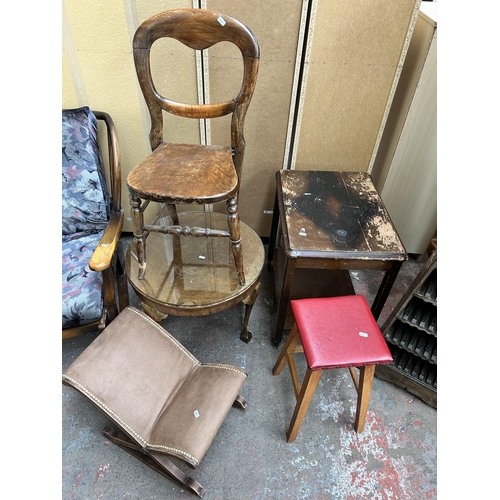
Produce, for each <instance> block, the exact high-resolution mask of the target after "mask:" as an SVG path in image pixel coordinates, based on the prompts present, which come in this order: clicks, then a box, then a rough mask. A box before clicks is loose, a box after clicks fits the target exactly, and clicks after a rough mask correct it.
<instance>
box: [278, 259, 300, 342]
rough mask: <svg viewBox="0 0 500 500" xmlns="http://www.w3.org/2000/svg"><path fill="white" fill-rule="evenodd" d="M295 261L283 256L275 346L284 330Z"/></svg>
mask: <svg viewBox="0 0 500 500" xmlns="http://www.w3.org/2000/svg"><path fill="white" fill-rule="evenodd" d="M295 263H296V259H289V258H288V257H287V256H285V269H284V275H283V285H282V287H281V295H280V297H279V300H278V304H277V306H278V314H277V318H276V330H275V331H274V337H273V341H274V343H275V344H276V345H278V344H279V343H280V342H281V339H282V338H283V329H284V328H285V320H286V312H287V309H288V304H289V303H290V292H291V290H292V281H293V273H294V271H295Z"/></svg>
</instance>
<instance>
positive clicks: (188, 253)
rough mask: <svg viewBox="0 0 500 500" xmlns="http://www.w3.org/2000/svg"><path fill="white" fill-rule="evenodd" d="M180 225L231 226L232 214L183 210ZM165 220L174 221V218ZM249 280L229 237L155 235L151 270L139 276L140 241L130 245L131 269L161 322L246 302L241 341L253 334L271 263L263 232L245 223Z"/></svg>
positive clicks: (148, 309)
mask: <svg viewBox="0 0 500 500" xmlns="http://www.w3.org/2000/svg"><path fill="white" fill-rule="evenodd" d="M178 215H179V223H180V224H181V225H182V226H189V227H210V228H212V229H227V216H226V215H225V214H221V213H217V212H195V211H191V212H182V213H179V214H178ZM159 224H162V225H172V221H171V219H170V217H164V218H163V219H160V220H159ZM240 230H241V237H242V247H243V265H244V271H245V278H246V282H245V284H244V285H240V284H239V280H238V276H237V274H236V269H235V266H234V259H233V255H232V252H231V247H230V243H229V240H228V238H217V237H210V238H207V237H193V236H190V237H186V236H183V235H171V234H166V235H165V234H161V233H149V235H148V236H147V240H146V244H147V246H148V261H147V272H146V275H145V277H144V279H139V278H138V269H139V262H138V259H137V251H136V248H135V240H133V241H132V243H131V244H130V245H129V248H128V251H127V254H126V259H125V270H126V273H127V277H128V280H129V283H130V284H131V286H132V288H133V289H134V291H135V292H136V294H137V296H138V297H139V300H140V301H141V306H142V308H143V309H144V311H145V312H146V313H147V314H148V315H149V316H150V317H151V318H153V319H154V320H155V321H157V322H160V321H162V320H163V319H165V318H166V317H167V316H168V315H169V314H171V315H173V316H205V315H207V314H212V313H216V312H219V311H223V310H225V309H228V308H230V307H232V306H234V305H236V304H238V303H240V302H243V303H244V305H245V313H244V319H243V329H242V331H241V334H240V338H241V340H243V341H244V342H249V341H250V339H251V338H252V334H251V332H250V331H249V330H248V321H249V317H250V313H251V310H252V307H253V304H254V303H255V300H256V299H257V295H258V293H259V290H260V276H261V273H262V269H263V267H264V262H265V252H264V245H263V244H262V241H261V239H260V237H259V236H258V235H257V233H256V232H255V231H254V230H253V229H251V228H250V227H249V226H248V225H246V224H245V223H243V222H240Z"/></svg>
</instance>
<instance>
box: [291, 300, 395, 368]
mask: <svg viewBox="0 0 500 500" xmlns="http://www.w3.org/2000/svg"><path fill="white" fill-rule="evenodd" d="M291 304H292V311H293V315H294V318H295V322H296V323H297V327H298V329H299V334H300V339H301V341H302V345H303V347H304V354H305V356H306V360H307V364H308V366H309V368H311V370H319V369H328V368H345V367H348V366H362V365H374V364H377V363H380V364H385V363H390V362H391V361H392V356H391V353H390V351H389V348H388V347H387V344H386V342H385V340H384V337H383V336H382V333H381V332H380V329H379V327H378V325H377V322H376V321H375V319H374V317H373V315H372V312H371V311H370V308H369V306H368V303H367V302H366V299H365V298H364V297H363V296H362V295H349V296H344V297H327V298H314V299H300V300H292V301H291Z"/></svg>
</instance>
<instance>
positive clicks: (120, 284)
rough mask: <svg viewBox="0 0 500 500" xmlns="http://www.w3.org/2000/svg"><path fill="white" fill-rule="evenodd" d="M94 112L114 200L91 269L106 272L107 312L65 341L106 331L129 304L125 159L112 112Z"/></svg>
mask: <svg viewBox="0 0 500 500" xmlns="http://www.w3.org/2000/svg"><path fill="white" fill-rule="evenodd" d="M93 113H94V115H95V117H96V118H97V120H99V122H100V123H102V124H104V126H105V128H106V137H107V143H108V147H107V153H108V165H109V172H108V180H107V182H108V191H109V194H110V198H111V200H110V201H111V214H110V218H109V222H108V226H107V228H106V231H105V232H104V234H103V236H102V238H101V240H100V242H99V244H98V246H97V248H96V249H95V250H94V253H93V254H92V256H91V258H90V261H89V267H90V269H92V270H93V271H96V272H101V273H102V277H103V302H104V309H103V314H102V317H101V318H100V319H99V320H98V321H94V322H92V323H89V324H87V325H83V326H78V327H75V328H66V329H64V330H62V338H63V339H66V338H71V337H76V336H78V335H83V334H85V333H90V332H95V331H96V330H99V331H102V330H103V329H104V328H105V327H106V325H108V324H109V323H110V322H111V321H112V320H113V319H114V318H115V317H116V316H117V315H118V313H119V312H120V311H121V310H122V309H124V308H125V307H127V306H128V304H129V295H128V287H127V284H126V278H125V260H124V254H123V251H122V248H121V244H120V235H121V230H122V226H123V219H124V212H123V207H122V202H121V157H120V147H119V142H118V134H117V132H116V127H115V124H114V122H113V119H112V118H111V116H110V115H109V114H108V113H104V112H102V111H93ZM99 122H98V123H99ZM101 154H102V148H101ZM115 284H116V285H117V287H116V288H115Z"/></svg>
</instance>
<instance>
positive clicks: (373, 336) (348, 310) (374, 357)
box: [273, 295, 392, 443]
mask: <svg viewBox="0 0 500 500" xmlns="http://www.w3.org/2000/svg"><path fill="white" fill-rule="evenodd" d="M291 306H292V312H293V316H294V319H295V323H294V326H293V328H292V331H291V332H290V335H289V336H288V338H287V341H286V342H285V345H284V346H283V349H282V350H281V353H280V355H279V356H278V359H277V360H276V363H275V365H274V368H273V375H279V374H280V373H281V370H282V369H283V367H284V366H285V364H288V367H289V370H290V375H291V377H292V383H293V387H294V391H295V396H296V398H297V403H296V406H295V410H294V413H293V417H292V420H291V423H290V426H289V429H288V432H287V441H288V442H289V443H291V442H293V441H295V439H296V437H297V434H298V431H299V429H300V426H301V424H302V421H303V419H304V416H305V414H306V411H307V408H308V406H309V403H310V402H311V399H312V396H313V394H314V391H315V389H316V386H317V384H318V381H319V379H320V377H321V373H322V371H323V370H331V369H335V368H348V369H349V371H350V373H351V376H352V379H353V382H354V385H355V387H356V391H357V393H358V400H357V408H356V417H355V421H354V428H355V430H356V432H363V430H364V427H365V422H366V413H367V410H368V403H369V401H370V395H371V389H372V385H373V376H374V373H375V366H376V365H377V364H387V363H390V362H391V361H392V356H391V353H390V351H389V348H388V347H387V344H386V342H385V340H384V337H383V336H382V333H381V332H380V329H379V327H378V325H377V322H376V321H375V319H374V317H373V315H372V313H371V311H370V307H369V306H368V303H367V302H366V299H365V298H364V297H363V296H361V295H349V296H343V297H327V298H312V299H301V300H292V301H291ZM299 352H303V353H304V355H305V358H306V362H307V369H306V373H305V376H304V379H303V382H302V384H300V382H299V377H298V374H297V369H296V366H295V361H294V358H293V355H294V354H296V353H299ZM356 368H359V375H358V372H357V370H356Z"/></svg>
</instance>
